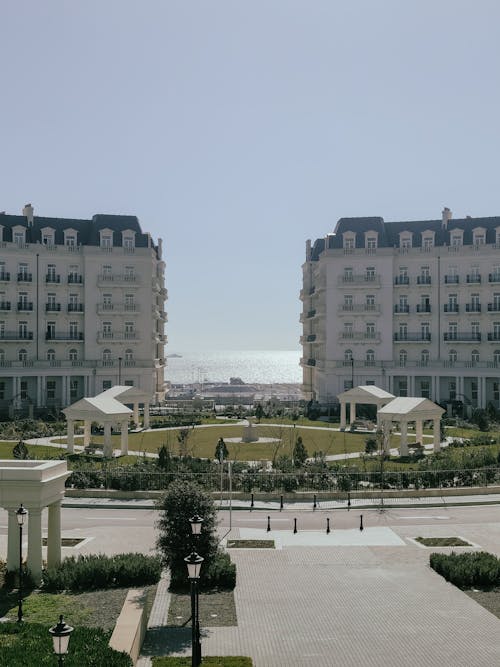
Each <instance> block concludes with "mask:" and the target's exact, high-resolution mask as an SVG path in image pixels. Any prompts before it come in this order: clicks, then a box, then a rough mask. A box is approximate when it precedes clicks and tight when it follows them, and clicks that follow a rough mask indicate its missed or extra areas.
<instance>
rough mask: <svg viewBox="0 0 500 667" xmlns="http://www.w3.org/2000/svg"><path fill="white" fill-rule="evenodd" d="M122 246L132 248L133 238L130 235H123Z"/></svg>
mask: <svg viewBox="0 0 500 667" xmlns="http://www.w3.org/2000/svg"><path fill="white" fill-rule="evenodd" d="M123 247H124V248H125V249H126V250H133V248H134V238H133V237H132V236H125V237H124V238H123Z"/></svg>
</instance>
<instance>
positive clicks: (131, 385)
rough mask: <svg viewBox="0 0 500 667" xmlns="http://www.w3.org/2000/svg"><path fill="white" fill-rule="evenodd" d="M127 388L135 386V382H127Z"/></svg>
mask: <svg viewBox="0 0 500 667" xmlns="http://www.w3.org/2000/svg"><path fill="white" fill-rule="evenodd" d="M125 386H126V387H133V386H134V381H133V380H125Z"/></svg>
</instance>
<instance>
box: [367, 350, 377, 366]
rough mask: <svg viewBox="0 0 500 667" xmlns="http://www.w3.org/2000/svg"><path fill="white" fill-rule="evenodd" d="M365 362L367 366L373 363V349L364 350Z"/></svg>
mask: <svg viewBox="0 0 500 667" xmlns="http://www.w3.org/2000/svg"><path fill="white" fill-rule="evenodd" d="M366 364H367V366H374V365H375V352H374V351H373V350H366Z"/></svg>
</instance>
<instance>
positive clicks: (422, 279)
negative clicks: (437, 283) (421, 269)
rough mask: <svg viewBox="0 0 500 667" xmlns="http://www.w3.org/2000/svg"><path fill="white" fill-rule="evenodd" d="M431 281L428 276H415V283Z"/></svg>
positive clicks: (426, 283) (424, 283) (428, 282)
mask: <svg viewBox="0 0 500 667" xmlns="http://www.w3.org/2000/svg"><path fill="white" fill-rule="evenodd" d="M431 282H432V279H431V277H430V276H417V285H430V284H431Z"/></svg>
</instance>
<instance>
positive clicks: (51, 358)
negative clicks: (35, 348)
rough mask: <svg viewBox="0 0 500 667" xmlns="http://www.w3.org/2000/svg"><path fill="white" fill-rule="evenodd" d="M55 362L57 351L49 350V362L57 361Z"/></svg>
mask: <svg viewBox="0 0 500 667" xmlns="http://www.w3.org/2000/svg"><path fill="white" fill-rule="evenodd" d="M55 360H56V351H55V350H47V361H55Z"/></svg>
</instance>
